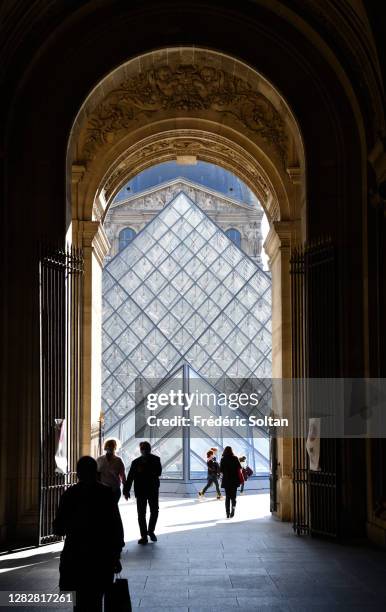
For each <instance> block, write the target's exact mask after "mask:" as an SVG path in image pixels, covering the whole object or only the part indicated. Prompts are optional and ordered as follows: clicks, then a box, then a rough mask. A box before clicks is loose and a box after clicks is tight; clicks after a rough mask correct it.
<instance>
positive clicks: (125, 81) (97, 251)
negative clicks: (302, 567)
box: [67, 47, 305, 520]
mask: <svg viewBox="0 0 386 612" xmlns="http://www.w3.org/2000/svg"><path fill="white" fill-rule="evenodd" d="M183 156H194V157H195V158H197V159H200V160H203V161H210V162H212V163H215V164H217V165H220V166H222V167H224V168H226V169H228V170H230V171H232V172H233V173H234V174H236V175H238V176H239V177H240V178H241V179H242V180H243V181H244V182H245V183H246V184H247V185H248V186H249V187H250V188H251V190H252V191H253V192H254V193H255V194H256V196H257V197H258V198H259V200H260V202H261V204H262V206H263V208H264V209H265V211H266V214H267V217H268V220H269V223H270V232H269V235H268V238H267V240H266V249H267V252H268V255H269V257H270V265H271V270H272V282H273V288H272V293H273V316H272V323H273V325H272V330H273V376H274V377H290V376H291V367H292V364H291V317H290V313H291V304H290V287H289V257H290V248H291V246H292V245H294V244H296V243H297V242H298V241H299V240H300V238H301V235H302V233H303V238H304V237H305V236H304V232H305V230H303V232H302V226H303V228H305V206H304V202H305V178H304V176H305V159H304V150H303V144H302V138H301V134H300V131H299V128H298V126H297V123H296V120H295V118H294V117H293V115H292V113H291V111H290V109H289V107H288V105H287V104H286V102H285V100H284V99H283V97H282V96H281V95H280V94H279V92H278V91H277V90H276V89H275V88H274V87H273V86H272V85H271V84H270V83H269V82H268V81H267V80H266V79H265V78H264V77H262V76H261V75H259V74H258V73H257V72H256V71H254V70H253V69H251V68H250V67H249V66H247V65H245V64H243V63H242V62H240V61H238V60H236V59H234V58H231V57H229V56H226V55H224V54H220V53H217V52H214V51H208V50H205V49H197V48H188V47H182V48H181V47H180V48H173V49H164V50H161V51H155V52H152V53H148V54H146V55H144V56H141V57H138V58H136V59H133V60H131V61H129V62H127V63H126V64H124V65H122V66H120V67H118V68H117V69H116V70H115V71H114V72H112V73H111V74H109V75H108V76H107V77H106V78H105V79H103V80H102V82H101V83H100V84H99V85H98V86H97V87H96V88H95V89H94V90H93V91H92V93H91V94H90V95H89V97H88V98H87V100H86V101H85V103H84V105H83V106H82V108H81V110H80V111H79V113H78V116H77V118H76V121H75V123H74V125H73V129H72V132H71V137H70V141H69V145H68V156H67V165H68V166H67V167H68V178H70V179H71V187H70V185H68V188H69V189H68V191H69V195H71V205H72V241H73V242H74V243H75V244H76V245H77V246H80V247H82V248H83V249H84V253H85V290H84V307H83V325H84V348H83V371H84V378H83V414H82V418H81V423H82V433H81V440H82V451H83V452H89V450H90V431H91V428H92V426H93V424H94V423H95V421H96V420H97V419H98V417H99V411H100V406H101V398H100V387H101V385H100V349H98V341H99V337H100V328H101V312H100V310H101V309H100V299H101V263H102V261H103V256H104V254H105V253H106V252H107V250H108V241H107V239H106V236H105V234H104V231H103V218H104V215H105V213H106V211H107V210H108V207H109V205H110V204H111V202H112V200H113V199H114V197H115V195H116V193H117V192H118V191H119V189H120V188H121V187H122V186H123V185H124V184H125V182H127V181H128V180H129V179H130V178H131V177H133V176H134V175H135V174H137V173H138V172H140V171H141V170H143V169H145V168H147V167H150V166H152V165H154V164H156V163H160V162H162V161H168V160H171V159H176V158H178V157H183ZM302 222H303V223H302ZM279 464H280V473H279V480H278V498H279V510H278V514H279V516H280V517H281V518H283V519H287V520H288V519H289V518H290V516H291V495H290V488H291V487H290V482H291V468H292V456H291V444H289V441H288V440H287V441H285V440H283V441H282V442H281V443H280V444H279Z"/></svg>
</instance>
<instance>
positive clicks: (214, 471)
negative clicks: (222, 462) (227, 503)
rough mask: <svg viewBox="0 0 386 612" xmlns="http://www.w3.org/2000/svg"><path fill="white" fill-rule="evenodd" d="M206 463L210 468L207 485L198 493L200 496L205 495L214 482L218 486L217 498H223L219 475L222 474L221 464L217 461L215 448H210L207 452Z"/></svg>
mask: <svg viewBox="0 0 386 612" xmlns="http://www.w3.org/2000/svg"><path fill="white" fill-rule="evenodd" d="M216 450H217V449H216ZM206 465H207V469H208V475H207V483H206V485H205V487H204V488H203V489H202V491H199V492H198V494H199V496H200V497H203V496H204V495H205V493H206V492H207V490H208V489H209V487H211V486H212V484H214V486H215V487H216V491H217V499H221V491H220V487H219V484H218V477H219V475H220V466H219V464H218V463H217V459H216V456H215V454H214V449H210V450H208V452H207V453H206Z"/></svg>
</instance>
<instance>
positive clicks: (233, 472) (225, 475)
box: [220, 446, 244, 518]
mask: <svg viewBox="0 0 386 612" xmlns="http://www.w3.org/2000/svg"><path fill="white" fill-rule="evenodd" d="M220 472H221V474H222V481H221V487H222V488H223V489H225V512H226V517H227V518H233V517H234V515H235V508H236V496H237V488H238V487H239V486H240V485H241V484H242V482H243V481H244V479H243V474H242V470H241V465H240V461H239V460H238V457H236V455H235V454H234V453H233V450H232V447H231V446H226V447H225V448H224V452H223V454H222V458H221V463H220Z"/></svg>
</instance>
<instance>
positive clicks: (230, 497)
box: [225, 487, 237, 514]
mask: <svg viewBox="0 0 386 612" xmlns="http://www.w3.org/2000/svg"><path fill="white" fill-rule="evenodd" d="M236 495H237V487H227V488H226V489H225V512H226V513H227V514H228V513H229V512H230V509H231V502H232V506H235V505H236Z"/></svg>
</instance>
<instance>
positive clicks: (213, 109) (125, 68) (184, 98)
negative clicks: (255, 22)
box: [69, 47, 304, 219]
mask: <svg viewBox="0 0 386 612" xmlns="http://www.w3.org/2000/svg"><path fill="white" fill-rule="evenodd" d="M182 126H186V127H185V130H186V129H189V130H190V131H189V132H186V131H185V132H184V127H182ZM204 126H206V127H207V128H208V126H210V129H209V128H208V129H205V130H203V127H204ZM194 128H195V129H196V131H197V130H199V131H200V132H201V134H198V133H193V131H192V130H194ZM164 131H166V132H169V133H166V135H162V132H164ZM171 131H174V135H173V136H172V135H171V134H170V132H171ZM204 131H205V132H209V133H210V135H208V134H203V132H204ZM146 139H150V140H146ZM151 139H152V140H151ZM139 142H141V147H142V149H141V150H140V147H139V146H138V145H139ZM240 143H241V144H240ZM242 145H243V146H242ZM243 149H244V150H243ZM69 152H70V157H72V160H73V163H75V164H83V165H84V167H85V170H86V172H85V177H84V179H83V180H84V182H85V184H86V191H87V182H89V185H90V186H91V188H90V189H88V191H87V199H88V201H90V199H91V198H93V199H94V202H96V199H97V198H95V196H96V194H98V197H99V202H98V203H97V205H96V207H95V206H94V218H96V219H97V218H100V217H101V216H102V215H103V210H104V208H105V207H106V206H108V204H109V203H110V201H111V196H112V195H113V194H114V193H115V192H116V190H117V189H118V188H119V186H121V185H122V184H123V182H124V181H125V180H128V179H129V178H130V177H131V176H133V174H134V173H136V172H139V171H140V170H142V169H144V168H146V167H148V166H151V165H153V164H154V163H159V162H161V161H167V160H170V159H176V156H177V155H179V154H180V155H181V154H185V155H186V154H189V155H196V156H197V158H198V159H201V160H204V161H211V162H213V163H217V164H219V165H221V166H223V167H225V168H227V169H229V170H231V171H233V172H234V173H235V174H237V175H238V176H240V178H242V180H244V181H245V182H246V183H247V184H248V185H249V186H250V187H251V189H252V190H253V191H254V192H255V193H256V195H257V196H258V198H259V199H260V200H261V203H262V205H263V206H264V208H265V209H266V212H267V214H268V216H269V218H270V219H279V218H289V216H290V215H289V204H288V200H289V197H288V192H289V191H290V190H291V177H292V176H293V175H291V172H290V171H291V170H293V168H295V169H298V170H299V172H298V175H299V173H302V172H303V171H304V154H303V146H302V140H301V136H300V132H299V129H298V126H297V123H296V121H295V119H294V117H293V115H292V114H291V112H290V109H289V108H288V106H287V105H286V103H285V101H284V99H283V98H282V96H281V95H280V94H279V92H278V91H277V90H276V89H275V88H274V87H273V86H272V85H271V84H270V83H269V82H268V81H267V80H266V79H265V78H263V77H262V76H261V75H259V74H258V73H257V72H255V71H254V70H252V69H251V68H250V67H248V66H247V65H245V64H243V63H241V62H240V61H238V60H236V59H234V58H231V57H229V56H225V55H223V54H221V53H218V52H214V51H208V50H205V49H197V48H189V47H178V48H173V49H163V50H160V51H154V52H152V53H148V54H146V55H143V56H141V57H138V58H135V59H133V60H131V61H129V62H128V63H126V64H124V65H122V66H120V67H118V68H117V69H116V70H115V71H113V72H112V73H111V74H109V75H108V76H107V77H106V78H105V79H104V80H103V81H102V82H101V83H100V84H99V85H98V86H97V87H96V88H95V89H94V90H93V92H92V93H91V94H90V96H89V97H88V98H87V100H86V102H85V104H84V105H83V107H82V109H81V111H80V112H79V114H78V117H77V119H76V122H75V124H74V128H73V131H72V136H71V139H70V146H69ZM75 152H76V155H75ZM71 153H72V155H71ZM259 157H260V159H258V158H259ZM117 160H118V161H117ZM262 160H263V161H264V163H261V162H262ZM298 175H297V176H298ZM97 176H98V179H97V180H96V177H97ZM295 216H296V215H295Z"/></svg>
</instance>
